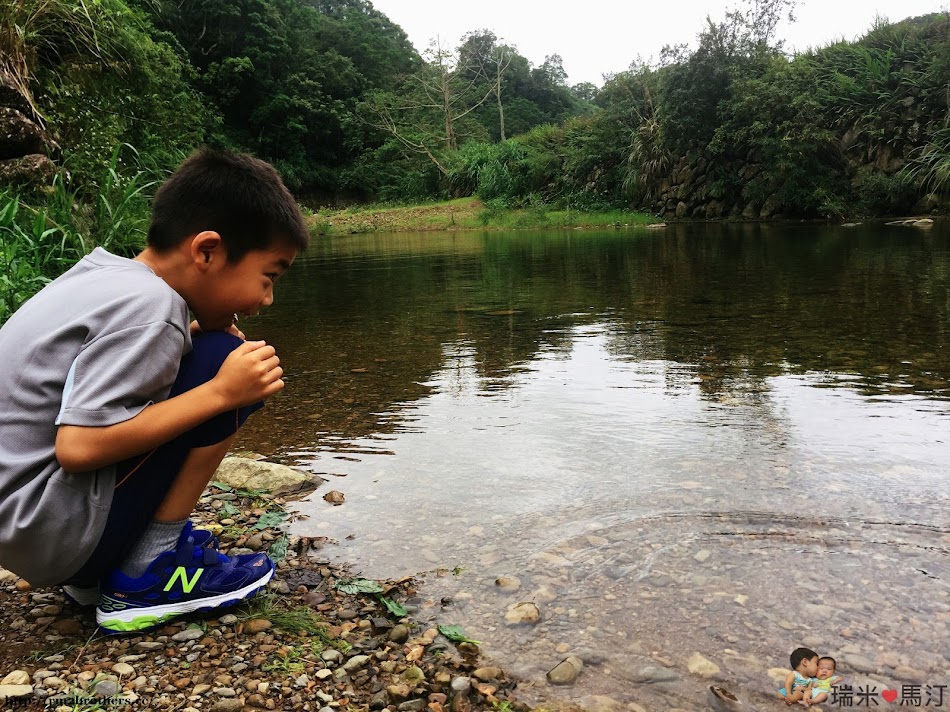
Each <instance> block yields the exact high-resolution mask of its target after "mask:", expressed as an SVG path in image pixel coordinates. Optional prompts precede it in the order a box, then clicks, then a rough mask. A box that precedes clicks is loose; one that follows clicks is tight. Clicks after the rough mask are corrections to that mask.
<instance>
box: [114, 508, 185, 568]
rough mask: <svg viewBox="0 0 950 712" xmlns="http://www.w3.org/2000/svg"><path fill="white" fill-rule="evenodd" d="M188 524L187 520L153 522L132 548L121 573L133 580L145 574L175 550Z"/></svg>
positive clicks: (120, 566)
mask: <svg viewBox="0 0 950 712" xmlns="http://www.w3.org/2000/svg"><path fill="white" fill-rule="evenodd" d="M187 522H188V520H187V519H182V520H181V521H180V522H158V521H153V522H152V523H151V524H149V525H148V528H146V530H145V533H144V534H142V538H141V539H139V540H138V542H137V543H136V544H135V546H133V547H132V551H130V552H129V554H128V556H126V557H125V561H123V562H122V563H121V564H120V565H119V571H121V572H122V573H124V574H125V575H126V576H130V577H131V578H138V577H139V576H141V575H142V574H144V573H145V570H146V569H147V568H148V567H149V566H151V564H152V562H153V561H155V559H156V558H158V557H159V556H160V555H162V554H164V553H165V552H166V551H171V550H173V549H174V548H175V546H176V545H177V544H178V537H179V536H181V530H182V529H184V528H185V524H186V523H187Z"/></svg>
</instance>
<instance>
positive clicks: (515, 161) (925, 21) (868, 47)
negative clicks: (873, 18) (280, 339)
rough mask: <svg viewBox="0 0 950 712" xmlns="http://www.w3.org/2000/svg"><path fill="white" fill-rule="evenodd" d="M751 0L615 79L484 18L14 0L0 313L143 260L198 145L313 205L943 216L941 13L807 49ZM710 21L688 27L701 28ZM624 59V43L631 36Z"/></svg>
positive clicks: (1, 77)
mask: <svg viewBox="0 0 950 712" xmlns="http://www.w3.org/2000/svg"><path fill="white" fill-rule="evenodd" d="M792 6H794V2H790V1H789V0H755V1H753V0H747V2H746V4H745V5H743V6H741V7H740V8H739V9H736V10H733V11H731V12H729V13H728V14H727V15H726V16H725V18H724V19H722V20H721V21H713V20H707V22H706V25H705V27H704V28H701V32H700V33H699V35H698V38H697V43H696V46H695V48H690V47H669V48H666V49H665V50H664V52H663V54H662V56H661V57H660V59H659V61H658V62H655V63H643V62H639V61H638V62H636V63H634V64H632V65H631V66H630V68H629V69H628V70H627V71H625V72H622V73H619V74H617V75H614V76H610V77H607V78H606V80H605V83H604V86H603V87H595V86H593V85H591V84H580V85H574V86H571V85H569V84H568V82H567V76H566V74H565V71H564V69H563V66H562V63H561V59H560V57H559V56H558V55H557V54H556V53H554V52H553V50H555V49H556V48H552V54H551V55H549V56H548V57H547V58H546V59H545V61H544V62H543V63H542V64H541V65H540V66H533V65H532V63H531V62H529V61H528V60H527V59H526V58H525V57H523V56H522V55H521V54H519V52H518V50H517V47H516V46H514V45H512V44H508V43H505V42H502V41H500V40H499V39H498V38H497V37H496V36H495V35H494V34H493V33H492V32H491V31H490V30H475V31H472V32H470V33H469V34H468V35H466V36H465V37H464V38H463V39H462V41H461V43H460V44H459V46H458V47H445V46H440V45H432V46H430V47H429V48H428V50H426V51H425V52H423V53H422V54H420V53H418V52H417V51H416V50H415V49H414V48H413V47H412V45H411V44H410V43H409V41H408V39H407V37H406V35H405V33H404V32H403V31H402V30H401V29H400V28H399V27H398V25H396V24H394V23H393V22H392V21H391V20H390V19H389V18H387V17H386V16H385V15H383V14H382V13H380V12H378V11H377V10H375V9H374V8H373V6H372V3H371V2H369V0H207V1H206V2H201V3H179V2H173V1H172V0H99V1H98V2H96V3H73V2H67V0H8V1H7V2H4V3H3V6H2V8H0V128H3V129H4V130H3V131H0V236H2V237H3V240H2V243H3V244H2V247H0V267H2V269H0V321H2V320H3V318H4V314H5V313H8V312H9V310H10V309H12V308H14V307H15V306H16V304H18V303H19V302H21V301H22V300H23V299H24V298H26V297H27V296H29V294H31V293H32V292H33V291H35V289H36V288H37V287H38V286H39V285H41V284H42V283H43V281H44V280H45V279H47V278H48V276H49V275H50V274H55V273H56V272H57V271H58V270H60V269H61V268H62V267H64V266H65V265H68V264H70V263H71V262H72V261H74V260H75V259H76V258H77V256H78V255H81V254H82V253H83V252H85V251H87V250H88V249H90V248H91V246H92V245H93V244H103V245H106V246H110V247H112V248H113V249H116V250H118V251H127V252H128V251H132V250H134V249H135V247H136V245H137V244H138V241H139V240H140V239H141V235H142V230H143V228H144V225H145V221H146V220H147V206H148V196H149V194H150V192H151V190H152V189H153V188H154V186H155V184H156V183H157V182H158V181H160V180H161V178H162V176H164V175H166V174H167V172H168V171H169V170H171V169H172V168H173V167H174V166H175V165H176V164H177V163H178V162H179V161H180V160H181V159H182V158H183V156H184V155H186V154H187V153H188V152H189V151H190V150H191V149H193V148H194V147H196V146H198V145H201V144H211V145H215V146H223V147H229V148H234V149H239V150H244V151H249V152H252V153H254V154H255V155H258V156H260V157H262V158H265V159H266V160H269V161H271V162H272V163H274V165H276V166H277V167H278V169H279V170H280V171H281V173H282V174H283V176H284V178H285V180H286V181H287V183H288V185H289V186H291V188H292V189H293V190H294V191H295V192H296V194H297V195H298V196H299V197H300V198H301V201H302V202H303V203H304V204H306V205H311V206H317V205H328V204H346V203H349V202H367V201H387V202H413V201H425V200H432V199H439V198H444V197H457V196H465V195H477V196H478V197H479V198H481V199H482V200H483V201H486V202H487V203H489V204H490V205H495V206H501V207H503V206H533V205H551V206H560V207H570V208H571V209H577V210H606V209H612V208H618V207H625V208H630V207H633V208H640V209H645V210H648V211H650V212H654V213H657V214H660V215H664V216H670V217H672V216H674V215H675V216H677V217H681V218H704V219H705V218H729V217H732V218H771V217H793V216H794V217H816V218H845V217H851V216H869V215H890V214H898V213H907V212H911V211H916V212H928V211H932V210H939V209H944V208H945V207H946V201H947V193H948V191H950V114H948V107H950V20H948V16H947V14H946V13H941V14H934V15H929V16H924V17H919V18H911V19H908V20H905V21H902V22H899V23H896V24H889V23H884V22H881V23H879V24H878V25H876V26H875V27H873V28H871V29H870V31H869V32H868V33H867V34H866V36H864V37H863V38H861V39H860V40H858V41H856V42H851V43H849V42H838V43H835V44H832V45H830V46H827V47H823V48H819V49H815V50H812V51H809V52H805V53H801V54H798V55H795V56H789V55H787V54H786V53H785V52H784V51H783V47H782V43H781V41H780V40H779V38H777V37H776V36H775V29H776V26H777V24H778V21H779V19H780V18H781V17H782V16H783V15H784V14H785V13H787V11H788V10H789V9H790V8H791V7H792ZM698 29H699V28H698ZM632 51H635V47H632Z"/></svg>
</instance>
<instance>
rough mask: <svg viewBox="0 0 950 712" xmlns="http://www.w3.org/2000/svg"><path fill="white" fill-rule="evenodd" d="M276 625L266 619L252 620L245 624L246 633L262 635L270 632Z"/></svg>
mask: <svg viewBox="0 0 950 712" xmlns="http://www.w3.org/2000/svg"><path fill="white" fill-rule="evenodd" d="M273 625H274V624H273V623H271V622H270V621H269V620H267V619H266V618H252V619H251V620H249V621H246V622H245V623H244V632H245V633H250V634H252V635H253V634H254V633H261V632H263V631H265V630H269V629H270V628H271V627H272V626H273Z"/></svg>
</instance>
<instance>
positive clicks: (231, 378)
mask: <svg viewBox="0 0 950 712" xmlns="http://www.w3.org/2000/svg"><path fill="white" fill-rule="evenodd" d="M279 363H280V361H279V359H278V358H277V356H276V354H275V352H274V348H273V347H272V346H266V345H265V344H264V342H263V341H248V342H245V343H243V344H241V345H240V346H238V347H237V348H236V349H235V350H234V351H232V352H231V354H230V355H229V356H228V357H227V359H225V361H224V363H223V364H222V366H221V369H220V370H219V371H218V374H217V375H216V376H215V377H214V378H213V379H211V380H210V381H208V382H207V383H204V384H202V385H200V386H198V387H196V388H193V389H191V390H190V391H186V392H185V393H182V394H181V395H178V396H175V397H174V398H169V399H168V400H165V401H162V402H160V403H155V404H153V405H150V406H148V407H147V408H145V409H144V410H142V411H141V412H140V413H138V414H137V415H136V416H135V417H134V418H130V419H129V420H126V421H123V422H121V423H116V424H115V425H107V426H103V427H89V426H79V425H61V426H59V430H58V431H57V433H56V459H57V460H59V464H60V465H62V467H63V469H64V470H65V471H66V472H89V471H91V470H96V469H99V468H100V467H105V466H106V465H111V464H114V463H116V462H121V461H122V460H126V459H128V458H130V457H134V456H136V455H141V454H142V453H144V452H148V451H149V450H152V449H154V448H156V447H158V446H159V445H162V444H164V443H167V442H169V441H170V440H173V439H174V438H176V437H178V436H179V435H181V434H183V433H185V432H187V431H189V430H191V429H192V428H194V427H196V426H198V425H200V424H201V423H203V422H204V421H206V420H208V419H209V418H212V417H214V416H215V415H218V414H219V413H224V412H226V411H229V410H233V409H235V408H240V407H241V406H245V405H250V404H251V403H256V402H257V401H259V400H263V399H264V398H267V397H268V396H271V395H273V394H274V393H276V392H277V391H279V390H280V389H282V388H283V387H284V382H283V380H281V376H282V375H283V371H282V370H281V369H280V367H279V365H278V364H279Z"/></svg>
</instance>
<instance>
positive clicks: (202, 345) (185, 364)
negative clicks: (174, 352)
mask: <svg viewBox="0 0 950 712" xmlns="http://www.w3.org/2000/svg"><path fill="white" fill-rule="evenodd" d="M243 343H244V341H243V340H242V339H240V338H239V337H237V336H235V335H234V334H228V333H226V332H224V331H209V332H206V333H202V334H196V335H195V336H193V337H192V341H191V346H192V348H191V352H190V353H188V354H187V355H186V356H185V357H184V358H183V359H182V361H181V366H180V368H179V370H178V378H177V380H176V381H175V386H174V388H172V392H171V394H170V395H172V396H175V395H179V394H181V393H184V392H185V391H189V390H191V389H192V388H196V387H198V386H200V385H201V384H203V383H207V382H208V381H210V380H211V379H212V378H214V377H215V376H216V375H217V373H218V370H219V369H220V368H221V364H223V363H224V360H225V359H226V358H227V357H228V355H229V354H230V353H231V352H232V351H234V349H236V348H237V347H238V346H240V345H241V344H243Z"/></svg>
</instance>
